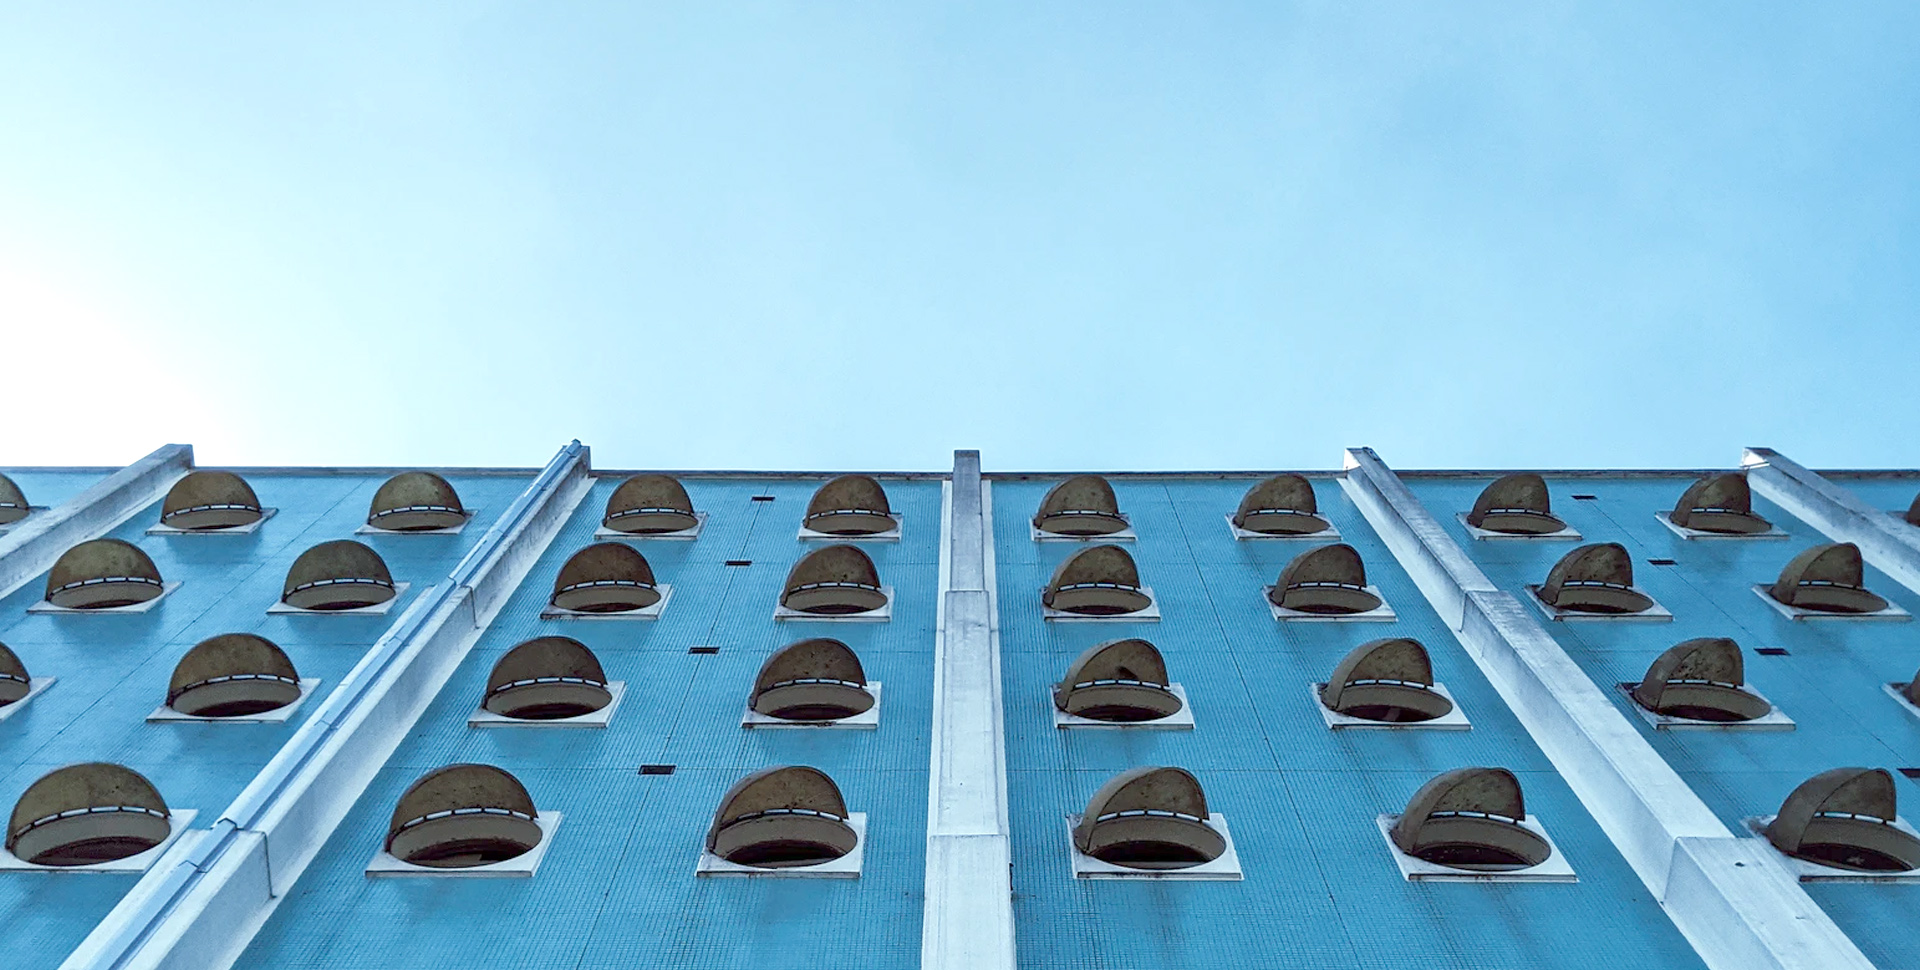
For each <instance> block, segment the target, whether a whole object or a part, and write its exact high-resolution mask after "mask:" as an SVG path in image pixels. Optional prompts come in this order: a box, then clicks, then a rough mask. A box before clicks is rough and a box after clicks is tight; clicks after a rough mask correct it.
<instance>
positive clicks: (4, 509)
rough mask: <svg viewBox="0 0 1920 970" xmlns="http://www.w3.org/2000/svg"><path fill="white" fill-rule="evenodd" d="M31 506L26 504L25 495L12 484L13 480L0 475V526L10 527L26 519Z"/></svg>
mask: <svg viewBox="0 0 1920 970" xmlns="http://www.w3.org/2000/svg"><path fill="white" fill-rule="evenodd" d="M31 511H33V506H31V505H28V504H27V493H25V492H22V491H21V490H20V486H18V485H15V484H14V483H13V479H11V478H8V477H7V476H5V475H0V525H12V524H13V523H15V522H18V521H20V520H21V519H24V518H26V517H27V513H28V512H31Z"/></svg>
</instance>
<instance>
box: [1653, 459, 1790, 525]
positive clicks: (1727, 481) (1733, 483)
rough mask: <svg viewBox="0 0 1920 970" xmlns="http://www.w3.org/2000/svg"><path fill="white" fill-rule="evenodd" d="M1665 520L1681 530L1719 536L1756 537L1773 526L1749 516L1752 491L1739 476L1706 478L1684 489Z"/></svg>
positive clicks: (1735, 474)
mask: <svg viewBox="0 0 1920 970" xmlns="http://www.w3.org/2000/svg"><path fill="white" fill-rule="evenodd" d="M1667 520H1668V521H1670V522H1672V523H1673V524H1674V525H1677V526H1680V527H1681V528H1683V529H1693V530H1694V531H1696V532H1713V533H1717V534H1719V535H1730V536H1741V535H1756V534H1758V533H1761V532H1766V531H1767V530H1769V529H1772V528H1773V523H1771V522H1768V521H1767V520H1766V519H1763V518H1761V517H1760V516H1757V515H1755V514H1753V491H1752V490H1751V489H1749V488H1748V487H1747V476H1745V475H1743V474H1741V473H1739V472H1728V473H1726V474H1724V475H1708V476H1707V477H1705V478H1702V479H1700V480H1699V481H1697V482H1694V483H1693V484H1692V485H1689V486H1687V490H1686V491H1684V492H1682V493H1680V501H1678V502H1676V503H1674V506H1673V511H1672V512H1670V513H1668V515H1667Z"/></svg>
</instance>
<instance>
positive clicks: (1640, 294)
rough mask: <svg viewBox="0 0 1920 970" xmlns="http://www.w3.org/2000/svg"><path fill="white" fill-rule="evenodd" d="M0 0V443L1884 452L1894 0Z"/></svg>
mask: <svg viewBox="0 0 1920 970" xmlns="http://www.w3.org/2000/svg"><path fill="white" fill-rule="evenodd" d="M290 7H291V5H281V4H257V3H244V4H243V3H230V4H214V3H204V4H195V5H192V6H191V10H190V11H189V12H186V13H182V12H181V8H177V7H172V6H170V5H151V4H144V5H141V4H125V5H110V4H71V3H50V2H46V3H43V2H14V3H9V4H7V5H5V6H4V7H0V333H4V334H5V335H6V336H4V337H0V339H3V340H4V341H5V344H6V346H8V347H9V351H8V353H7V355H6V356H7V359H8V362H9V364H10V365H11V366H10V367H9V368H8V370H9V372H10V373H9V376H8V377H7V378H6V379H5V381H4V382H0V402H4V407H5V408H6V410H7V411H8V413H9V414H10V415H11V416H12V417H11V420H10V421H9V425H10V427H9V429H8V431H7V432H6V433H5V435H4V436H0V441H4V445H5V447H4V448H0V451H4V454H0V464H28V463H67V462H75V463H78V462H87V463H95V462H97V463H118V462H123V461H126V460H130V459H131V458H133V457H135V456H137V455H139V454H142V453H144V452H145V451H147V450H149V449H150V448H152V447H153V446H155V445H157V444H159V443H160V442H163V441H187V442H191V443H193V444H194V445H196V447H197V448H198V451H199V454H200V458H201V460H202V461H203V462H208V463H235V464H267V463H291V464H325V463H361V464H366V463H379V464H433V465H438V464H458V465H487V464H516V465H527V464H537V463H539V462H540V461H543V460H544V459H545V458H546V456H547V455H549V454H550V453H551V452H552V451H553V450H554V448H556V447H557V446H558V445H560V444H562V443H564V442H565V441H566V440H567V439H569V438H573V437H579V438H580V439H582V440H584V441H586V442H587V443H589V444H591V445H593V446H594V447H595V452H596V454H595V457H596V462H597V463H599V464H602V465H608V466H620V467H672V468H690V467H734V468H737V467H750V468H875V469H882V468H929V469H933V468H944V467H946V466H947V464H948V462H949V460H950V452H951V451H952V449H954V448H962V447H975V448H980V449H982V450H983V451H984V452H985V456H986V462H987V465H988V467H989V468H1000V469H1054V468H1097V469H1120V468H1182V467H1184V468H1289V467H1302V468H1329V467H1338V464H1339V449H1340V448H1341V447H1343V446H1346V445H1354V444H1370V445H1373V446H1374V447H1376V448H1377V449H1379V450H1380V452H1381V453H1382V455H1383V456H1384V457H1386V459H1387V460H1388V461H1389V462H1390V463H1392V464H1395V465H1397V466H1401V467H1408V468H1414V467H1503V468H1524V467H1605V466H1648V467H1662V466H1687V467H1694V466H1713V465H1728V464H1731V463H1733V462H1734V461H1735V460H1736V459H1737V458H1738V454H1739V447H1740V446H1742V445H1746V444H1766V445H1771V446H1773V447H1776V448H1779V449H1781V450H1782V451H1784V452H1786V453H1787V454H1789V455H1792V456H1794V457H1795V458H1797V459H1799V460H1801V461H1803V462H1805V463H1808V464H1812V465H1817V466H1830V467H1877V466H1902V467H1913V466H1916V465H1920V445H1916V443H1915V442H1916V439H1920V406H1917V405H1920V394H1917V393H1916V390H1915V386H1916V383H1917V382H1916V380H1915V370H1916V361H1920V325H1917V324H1920V319H1917V315H1920V7H1916V6H1914V5H1913V4H1911V3H1906V2H1900V3H1879V4H1875V3H1848V4H1802V5H1789V4H1734V3H1705V2H1700V3H1681V4H1675V3H1619V2H1608V3H1591V4H1586V5H1568V4H1552V3H1538V4H1472V3H1445V4H1432V3H1407V4H1375V5H1361V4H1350V3H1332V2H1329V3H1302V4H1282V3H1258V4H1246V5H1225V4H1217V5H1205V6H1202V5H1191V4H1167V3H1162V4H1120V3H1099V4H1093V3H1080V4H1048V3H1035V2H1020V3H998V4H997V3H972V4H958V3H955V4H943V5H916V4H907V3H876V4H870V5H863V6H862V5H851V4H820V3H808V4H797V3H796V4H783V3H769V4H746V3H722V4H711V3H704V4H684V5H679V6H665V5H655V4H640V3H621V4H604V5H580V4H574V5H564V4H500V3H482V2H474V3H462V4H444V5H436V6H433V7H430V6H428V5H404V4H386V3H381V4H357V5H356V4H346V3H340V4H326V5H319V4H315V5H309V6H308V7H307V9H305V10H304V11H299V10H292V9H290Z"/></svg>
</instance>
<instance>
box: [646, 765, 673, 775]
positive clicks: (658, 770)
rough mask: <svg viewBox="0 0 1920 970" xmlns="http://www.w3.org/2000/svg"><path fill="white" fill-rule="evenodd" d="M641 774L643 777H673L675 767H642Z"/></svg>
mask: <svg viewBox="0 0 1920 970" xmlns="http://www.w3.org/2000/svg"><path fill="white" fill-rule="evenodd" d="M640 773H641V774H643V775H671V774H673V766H672V765H641V766H640Z"/></svg>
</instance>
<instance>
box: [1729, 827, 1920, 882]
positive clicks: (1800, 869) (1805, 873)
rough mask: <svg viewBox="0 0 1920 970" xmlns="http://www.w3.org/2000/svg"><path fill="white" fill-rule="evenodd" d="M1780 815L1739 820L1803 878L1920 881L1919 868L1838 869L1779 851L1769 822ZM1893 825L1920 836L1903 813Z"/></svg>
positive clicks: (1799, 877)
mask: <svg viewBox="0 0 1920 970" xmlns="http://www.w3.org/2000/svg"><path fill="white" fill-rule="evenodd" d="M1777 817H1778V816H1776V815H1749V816H1747V817H1746V818H1743V819H1741V820H1740V822H1741V824H1742V825H1745V826H1746V827H1747V831H1749V832H1752V833H1753V834H1754V836H1755V837H1756V838H1757V839H1758V840H1759V842H1760V844H1761V845H1764V846H1766V847H1767V851H1769V852H1772V853H1773V857H1774V858H1775V859H1778V860H1780V864H1781V865H1783V866H1785V867H1786V868H1787V871H1788V872H1790V873H1792V874H1793V875H1794V877H1795V878H1797V879H1799V880H1800V881H1801V882H1898V883H1920V869H1912V870H1908V871H1906V872H1855V871H1854V870H1852V869H1836V868H1834V867H1833V866H1823V865H1821V864H1820V863H1818V862H1808V861H1807V860H1805V859H1802V858H1799V857H1797V856H1790V855H1788V854H1786V853H1785V852H1782V851H1780V847H1779V846H1777V845H1774V844H1773V840H1772V839H1769V838H1767V826H1769V825H1772V824H1773V820H1774V819H1775V818H1777ZM1893 827H1894V828H1897V829H1899V830H1900V831H1902V832H1905V833H1907V834H1908V835H1911V836H1913V837H1915V838H1920V830H1916V829H1915V828H1914V827H1913V825H1912V824H1911V823H1909V822H1908V821H1907V819H1906V816H1904V815H1895V816H1894V817H1893Z"/></svg>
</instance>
